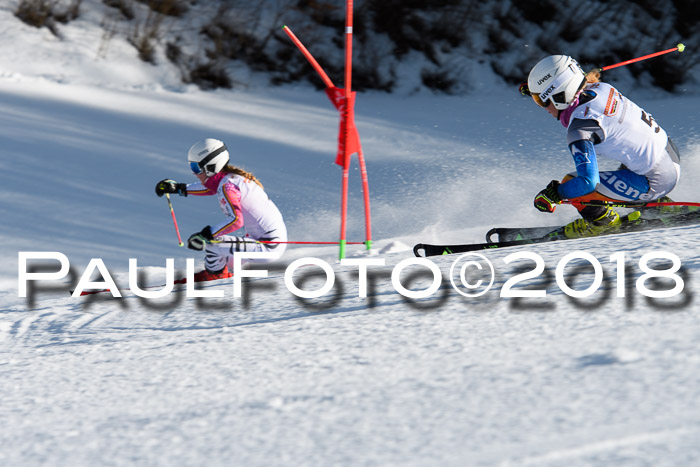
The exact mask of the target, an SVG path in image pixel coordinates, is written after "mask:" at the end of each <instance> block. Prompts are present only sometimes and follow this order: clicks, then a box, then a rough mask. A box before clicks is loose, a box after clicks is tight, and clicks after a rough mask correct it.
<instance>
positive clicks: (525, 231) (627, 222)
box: [413, 211, 700, 257]
mask: <svg viewBox="0 0 700 467" xmlns="http://www.w3.org/2000/svg"><path fill="white" fill-rule="evenodd" d="M637 213H638V211H635V212H633V213H630V214H628V215H627V216H623V217H622V225H621V226H620V228H619V229H617V230H615V231H614V232H610V233H607V234H602V235H601V236H608V235H617V234H621V233H628V232H643V231H645V230H656V229H663V228H670V227H683V226H687V225H697V224H700V211H691V212H686V213H683V214H678V215H675V216H668V217H661V218H651V219H648V218H643V217H640V216H639V214H637ZM542 232H545V233H544V234H543V233H542ZM496 235H497V239H494V236H496ZM590 238H595V237H590ZM486 240H487V241H486V243H466V244H458V245H431V244H427V243H418V244H417V245H415V246H414V247H413V254H415V255H416V256H418V257H427V256H440V255H449V254H453V253H465V252H470V251H479V250H490V249H494V248H507V247H512V246H522V245H532V244H536V243H546V242H552V241H560V240H570V239H569V238H568V237H566V236H565V235H564V227H527V228H495V229H491V230H489V231H488V233H487V234H486Z"/></svg>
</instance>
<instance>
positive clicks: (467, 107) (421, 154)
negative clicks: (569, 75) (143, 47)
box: [0, 8, 700, 466]
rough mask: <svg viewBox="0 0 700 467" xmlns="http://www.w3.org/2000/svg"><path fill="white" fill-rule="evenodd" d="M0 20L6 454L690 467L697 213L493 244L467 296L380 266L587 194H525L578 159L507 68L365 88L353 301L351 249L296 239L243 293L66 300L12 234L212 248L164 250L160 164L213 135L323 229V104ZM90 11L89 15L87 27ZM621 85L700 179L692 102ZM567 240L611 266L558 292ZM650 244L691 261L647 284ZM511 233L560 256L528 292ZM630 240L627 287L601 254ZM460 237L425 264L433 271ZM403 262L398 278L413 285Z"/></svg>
mask: <svg viewBox="0 0 700 467" xmlns="http://www.w3.org/2000/svg"><path fill="white" fill-rule="evenodd" d="M0 19H1V21H0V24H2V25H3V28H1V30H2V33H0V45H1V47H0V102H1V103H2V104H1V105H2V111H1V112H0V119H1V121H0V123H1V124H0V138H1V139H2V145H1V146H0V147H2V149H1V150H0V154H2V156H1V157H0V182H1V183H0V191H1V192H0V199H2V202H1V204H0V219H2V221H1V223H0V243H1V244H2V245H3V247H2V249H1V250H0V251H1V257H0V259H1V260H2V266H0V285H2V287H0V395H1V396H0V422H1V423H0V446H1V447H0V464H2V465H11V466H15V465H17V466H19V465H22V466H27V465H91V466H92V465H232V464H233V465H337V464H341V465H377V464H381V465H567V466H568V465H668V466H677V465H697V462H698V459H700V447H699V446H698V444H697V440H698V438H699V437H700V414H699V413H698V409H697V400H698V399H700V354H699V353H698V349H697V342H698V341H699V340H700V318H698V315H696V313H697V312H698V310H699V308H698V297H697V296H696V295H697V291H698V287H700V284H699V282H698V281H699V280H700V279H699V276H700V258H699V255H698V253H699V252H700V247H699V246H698V245H700V229H699V228H693V227H686V228H676V229H670V230H666V231H657V232H647V233H641V234H625V235H619V236H615V237H609V238H600V239H587V240H580V241H571V242H562V243H560V244H557V243H553V244H547V245H541V246H538V247H536V248H535V247H523V248H514V249H506V250H500V251H487V252H484V253H483V254H484V255H485V256H486V257H487V258H488V259H489V260H490V261H491V262H492V263H493V264H494V265H495V267H496V275H495V284H494V287H493V289H492V290H491V291H490V292H488V293H487V294H485V295H483V296H481V297H479V298H465V297H463V296H462V295H460V294H459V293H458V292H457V291H455V290H453V289H452V287H451V286H450V285H449V282H447V281H445V282H444V283H443V286H442V287H441V289H440V290H439V291H438V292H436V293H435V294H434V295H433V296H431V297H429V298H424V299H418V300H414V301H411V300H408V299H405V298H404V297H402V296H401V295H400V294H399V293H397V292H396V291H395V290H394V288H393V287H392V285H391V280H390V276H391V272H392V269H393V267H394V266H395V265H397V264H398V263H399V262H400V261H402V260H405V259H407V258H411V257H412V253H411V251H410V248H409V247H410V246H412V245H413V244H414V243H416V242H419V241H421V242H472V241H474V242H478V241H483V235H484V233H485V232H486V231H487V230H488V229H489V228H490V227H493V226H507V225H532V226H535V225H555V224H559V223H564V222H567V221H569V220H571V219H573V218H574V217H575V215H574V213H573V210H572V209H567V208H566V207H561V208H560V209H559V210H558V211H557V213H555V214H553V215H544V214H540V213H537V212H536V211H535V210H534V209H533V208H532V205H531V202H532V201H531V200H532V196H533V195H534V194H535V193H536V192H537V191H538V190H539V189H540V188H541V187H542V186H544V185H545V184H546V183H547V182H548V181H549V180H550V179H552V178H558V177H560V176H561V175H562V174H563V173H564V172H567V171H569V170H572V167H571V162H570V157H569V156H568V155H567V151H566V148H565V144H564V134H563V129H562V128H561V126H560V125H559V123H557V122H555V121H554V120H552V119H551V117H549V116H548V115H547V114H546V113H545V112H542V111H541V110H540V109H538V108H537V107H536V106H533V105H532V103H531V102H530V101H529V100H528V99H523V98H520V96H519V95H518V94H516V93H515V92H514V90H512V89H505V88H498V87H497V86H496V85H494V87H493V88H488V87H486V86H484V87H483V89H482V91H483V92H478V93H475V94H474V95H473V96H471V97H459V98H458V97H437V96H432V95H424V94H419V95H413V96H396V95H384V94H371V93H370V94H362V95H360V96H359V97H358V102H357V109H356V110H357V125H358V127H359V131H360V135H361V137H362V143H363V148H364V152H365V154H366V157H367V163H368V170H369V176H370V185H371V187H370V189H371V195H372V212H373V234H374V239H375V248H374V250H373V251H372V252H371V253H370V254H368V253H367V252H365V251H364V250H363V249H362V247H352V248H350V249H349V255H350V256H352V257H357V258H363V257H370V258H373V259H378V258H383V259H384V260H385V261H386V266H384V267H376V268H372V269H370V271H371V272H372V279H371V280H370V290H369V297H367V298H365V299H363V298H359V289H358V281H357V268H355V267H348V266H341V265H340V264H339V263H338V262H337V261H336V260H335V257H336V254H337V252H336V249H335V248H329V247H290V249H289V250H288V254H287V255H286V256H285V258H284V262H282V263H280V264H277V265H274V266H273V267H270V268H269V269H270V272H269V277H267V278H256V279H251V280H250V281H248V282H246V283H245V284H244V287H245V290H246V293H245V295H244V297H243V298H234V297H233V291H232V281H231V280H225V281H221V283H214V284H211V285H207V286H206V287H205V289H206V290H221V291H223V292H224V298H219V299H196V298H188V297H186V296H185V294H184V293H177V294H172V295H170V296H168V297H167V298H164V299H159V300H142V299H139V298H138V297H136V296H134V295H133V294H132V293H130V292H128V291H125V290H124V291H123V292H124V295H125V298H123V299H113V298H111V296H110V295H109V294H105V295H104V296H94V297H90V298H80V299H78V298H70V297H69V296H68V293H67V290H68V288H69V286H68V285H67V284H66V283H61V284H59V286H60V288H57V287H55V286H54V287H53V289H54V290H52V289H51V285H50V284H49V285H40V286H39V289H38V291H37V292H36V294H34V295H32V296H31V298H30V299H25V298H19V297H18V296H17V295H18V293H17V291H18V284H17V271H18V252H23V251H59V252H62V253H63V254H65V255H66V256H68V258H69V259H70V262H71V266H72V268H73V272H74V273H75V274H77V275H79V274H81V272H82V271H83V270H84V268H85V267H86V266H87V264H88V262H89V260H90V258H102V259H103V260H104V262H105V264H106V265H107V267H108V268H109V269H110V271H111V272H112V273H113V274H114V276H115V278H116V279H117V281H118V283H119V284H120V285H122V286H125V285H126V283H127V279H126V270H127V266H128V259H129V258H137V259H138V261H139V265H140V266H141V267H143V270H144V271H146V272H147V273H148V274H149V275H148V278H147V279H148V280H149V281H150V282H151V283H154V284H157V283H159V282H162V280H163V278H164V273H163V266H164V264H165V259H166V258H175V261H176V267H177V268H178V269H180V270H184V264H185V259H186V258H197V260H198V262H199V260H200V259H201V258H200V257H199V255H197V254H196V253H194V252H191V251H189V250H185V249H182V248H179V247H178V246H177V243H176V238H175V234H174V231H173V226H172V222H171V218H170V214H169V212H168V209H167V205H166V202H165V200H163V199H160V198H157V197H156V196H155V195H154V193H153V187H154V185H155V182H156V181H158V180H160V179H162V178H165V177H170V178H175V179H177V180H180V181H193V180H194V178H193V177H192V176H191V174H190V173H189V172H188V168H187V165H186V163H185V157H186V151H187V148H188V147H189V146H190V145H191V144H192V143H193V142H194V141H196V140H197V139H200V138H203V137H207V136H214V137H218V138H221V139H223V140H225V141H226V143H227V145H228V146H229V147H230V148H231V149H232V152H233V158H234V162H235V163H236V164H238V165H241V166H243V167H245V168H247V169H248V170H251V171H252V172H254V173H255V174H256V175H257V176H258V177H259V178H260V179H261V180H262V182H263V183H264V184H265V186H266V188H267V191H268V193H269V194H270V196H271V197H272V198H273V199H274V201H275V202H276V203H277V204H278V206H279V207H280V209H281V211H282V213H283V215H284V216H285V219H286V221H287V223H288V226H289V233H290V238H291V239H293V240H302V241H303V240H310V241H333V240H335V239H336V238H337V234H338V225H339V221H338V209H339V204H340V201H339V183H340V175H341V172H340V168H339V167H337V166H335V165H334V164H333V160H334V153H335V141H336V134H337V123H338V122H337V113H336V111H335V110H334V109H333V108H332V107H331V105H330V103H329V102H328V101H327V99H326V97H325V95H323V94H322V93H320V92H316V91H313V90H311V89H309V88H307V87H288V88H276V89H260V90H253V91H248V92H241V91H233V92H230V91H225V92H224V91H217V92H212V93H204V92H201V91H198V90H196V89H194V88H191V87H183V86H178V85H176V84H175V83H176V82H177V79H176V78H177V76H176V75H175V72H174V71H173V70H168V69H167V68H162V67H159V68H155V67H151V66H150V65H143V64H141V63H140V62H139V61H138V60H137V58H136V56H135V52H134V51H133V50H132V49H130V48H129V46H128V45H127V44H125V43H120V42H119V41H117V40H115V41H114V42H113V43H111V44H110V55H109V57H110V60H106V59H103V58H98V57H97V55H96V50H97V48H98V43H97V41H93V42H92V45H91V47H92V48H91V47H90V46H89V44H90V43H87V44H88V45H86V42H85V41H84V40H80V39H79V38H78V37H76V38H71V37H70V36H69V37H66V38H64V41H63V42H59V41H58V40H56V39H55V38H54V37H53V36H51V34H50V33H49V32H48V31H46V30H35V29H33V28H30V27H28V26H25V25H23V24H22V23H20V22H18V21H16V20H14V18H13V17H12V16H11V14H10V13H9V11H8V10H7V9H6V8H4V9H2V10H0ZM80 21H83V23H79V24H80V27H79V28H78V31H82V33H83V34H84V36H81V37H98V36H97V32H96V30H95V29H94V27H92V28H91V24H90V22H89V18H86V19H83V20H80ZM486 81H488V80H485V82H486ZM622 92H623V93H625V94H626V95H628V96H629V97H631V98H633V99H635V100H636V101H637V102H638V103H639V104H640V105H642V106H643V107H645V108H646V109H647V110H649V111H651V112H653V114H654V117H655V118H656V119H657V121H659V122H660V123H661V124H662V125H663V126H664V128H665V129H666V130H667V131H668V132H669V134H671V135H672V136H673V137H674V139H675V141H676V143H677V144H678V146H679V147H680V149H681V152H682V155H683V170H684V174H683V179H682V181H681V184H680V185H679V187H678V188H677V190H676V191H675V192H674V195H673V196H674V198H676V199H679V200H681V199H683V200H694V201H697V200H699V199H700V191H699V190H698V188H697V184H696V183H695V179H696V177H697V176H698V174H700V139H699V137H698V130H699V128H700V125H699V124H698V113H697V108H698V106H699V105H700V98H697V97H684V96H663V98H661V97H658V96H655V97H654V98H653V99H649V98H648V97H647V96H645V95H636V94H635V90H634V89H622ZM351 198H352V202H351V205H350V213H351V222H350V226H349V239H350V240H353V241H362V240H363V239H364V238H363V232H364V225H363V218H362V203H361V187H360V183H359V172H358V170H357V167H356V166H353V172H352V174H351ZM173 204H174V207H175V212H176V214H177V217H178V222H179V224H180V229H181V230H182V232H183V236H187V235H189V234H190V233H192V232H194V231H198V230H199V229H201V228H202V227H203V226H204V225H207V224H210V223H212V222H216V221H217V220H218V219H219V216H220V214H219V213H218V209H217V208H216V206H214V204H212V200H211V199H207V198H204V199H192V198H187V199H183V198H179V197H175V198H173ZM575 250H580V251H584V252H588V253H590V254H592V255H593V256H594V257H595V258H596V259H597V260H598V261H600V263H601V264H602V266H603V269H604V274H605V281H604V283H603V286H602V287H601V289H600V290H599V291H598V292H597V293H596V294H595V295H594V296H592V297H589V298H585V299H576V300H573V299H571V298H570V297H568V296H566V295H565V294H564V293H563V292H562V291H561V290H560V288H559V287H558V286H557V284H556V282H555V281H554V280H553V279H547V277H549V276H553V275H554V273H555V268H556V266H557V264H558V262H559V261H560V260H561V259H562V258H563V257H564V256H565V255H566V254H568V253H570V252H572V251H575ZM654 251H666V252H670V253H674V254H675V255H677V256H678V257H679V258H680V260H681V261H682V264H683V269H682V271H681V273H680V274H681V276H682V277H683V279H684V281H685V290H684V292H683V293H682V294H681V295H680V296H679V297H675V298H670V299H654V300H649V299H647V298H645V297H644V296H642V295H641V293H640V292H639V291H638V290H637V289H636V288H635V282H636V281H637V279H638V278H639V277H640V276H641V275H642V271H641V270H640V268H639V266H638V263H639V260H640V258H641V257H642V255H644V254H645V253H649V252H654ZM515 252H531V253H537V254H539V255H541V256H542V258H543V259H544V262H545V264H546V267H547V273H546V274H543V275H540V276H539V277H538V278H535V279H533V280H529V281H524V282H522V283H520V284H519V285H518V286H516V288H517V289H522V288H523V287H524V286H529V287H539V288H546V290H547V296H546V298H527V299H514V298H510V299H509V298H501V297H500V296H499V292H500V291H501V289H502V286H503V285H504V283H505V282H506V281H507V280H509V279H511V278H513V277H514V276H515V275H516V274H517V273H521V272H523V269H522V267H525V270H531V269H532V267H533V263H531V262H527V261H517V262H512V263H510V264H506V263H505V262H504V258H505V257H506V256H508V255H510V254H511V253H515ZM619 252H624V254H625V255H626V259H627V265H628V269H627V276H626V285H625V291H626V296H625V297H617V296H616V295H617V293H618V289H617V287H618V284H617V282H616V280H615V277H616V274H617V272H616V269H615V267H614V263H611V262H610V260H609V257H610V256H611V255H613V254H615V253H619ZM303 256H313V257H319V258H322V259H325V260H326V261H328V262H329V263H330V264H331V265H332V267H333V269H334V271H335V273H336V276H337V281H336V286H335V288H334V290H333V291H332V292H331V293H329V294H328V295H327V296H325V297H322V298H319V299H313V300H301V299H297V298H295V297H294V296H293V295H292V294H291V293H290V292H289V291H288V290H287V289H286V287H285V285H284V280H283V275H284V268H285V265H286V264H287V263H289V262H290V261H291V260H293V259H295V258H299V257H303ZM454 260H455V258H454V257H451V256H450V257H440V258H436V259H435V260H434V262H435V264H437V265H438V266H439V267H440V268H441V270H442V272H443V276H444V277H445V278H447V276H448V271H449V269H450V266H451V264H452V262H453V261H454ZM658 264H661V263H657V267H658ZM54 267H55V265H54ZM416 271H424V269H417V268H416V269H415V270H413V269H409V270H407V271H406V272H405V273H404V275H403V276H402V278H403V280H404V282H405V285H407V286H409V284H411V285H410V287H411V288H412V289H416V290H419V289H424V288H426V287H428V285H429V284H430V280H429V278H426V277H424V276H423V275H420V274H416V273H415V272H416ZM319 274H320V270H319V269H316V268H308V269H306V270H304V269H302V270H300V271H299V272H298V273H297V275H298V279H297V281H298V282H299V285H301V282H302V281H303V287H304V288H306V289H314V288H318V287H319V286H320V284H321V283H322V280H321V278H320V277H319ZM409 274H410V275H411V277H410V278H409ZM302 275H303V276H304V277H303V279H302V278H301V276H302ZM566 277H567V283H568V284H570V285H571V286H572V287H574V288H576V289H578V290H583V289H585V288H586V287H587V286H588V285H589V284H590V283H591V282H592V280H593V270H592V268H591V267H590V266H588V267H584V268H582V269H581V270H579V271H574V264H572V265H570V267H569V268H567V274H566ZM665 284H666V285H667V288H670V287H668V283H667V282H666V283H665ZM671 285H672V284H671Z"/></svg>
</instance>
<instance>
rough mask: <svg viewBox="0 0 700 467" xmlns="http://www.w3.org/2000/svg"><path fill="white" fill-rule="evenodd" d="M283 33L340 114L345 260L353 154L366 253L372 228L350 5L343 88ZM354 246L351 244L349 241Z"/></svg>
mask: <svg viewBox="0 0 700 467" xmlns="http://www.w3.org/2000/svg"><path fill="white" fill-rule="evenodd" d="M283 29H284V32H285V33H286V34H287V36H289V38H290V39H291V40H292V42H293V43H294V45H296V46H297V48H298V49H299V50H300V51H301V53H302V54H303V55H304V57H306V59H307V60H308V62H309V63H310V64H311V66H312V67H313V68H314V69H315V70H316V72H317V73H318V74H319V76H320V77H321V79H322V80H323V82H324V84H325V85H326V94H327V95H328V97H329V98H330V100H331V102H332V103H333V105H334V106H335V108H336V109H337V110H338V111H339V112H340V115H341V118H340V134H339V137H338V152H337V153H336V164H338V165H340V166H342V167H343V178H342V184H341V210H340V211H341V213H340V216H341V220H340V241H339V242H338V244H339V245H340V252H339V256H340V258H341V259H342V258H344V257H345V246H346V245H348V244H350V243H351V242H348V241H347V240H346V235H347V214H348V207H347V204H348V186H349V178H350V160H351V156H352V155H353V154H354V153H357V156H358V161H359V165H360V175H361V177H362V191H363V194H364V205H365V239H366V240H365V241H364V242H363V243H364V244H365V246H366V248H367V249H368V250H369V249H371V247H372V233H371V232H372V225H371V210H370V197H369V180H368V177H367V166H366V164H365V157H364V153H363V152H362V145H361V143H360V137H359V134H358V132H357V128H356V127H355V117H354V105H355V93H354V92H352V33H353V2H352V0H347V1H346V3H345V75H344V81H345V88H344V89H338V88H337V87H335V85H334V84H333V82H332V81H331V79H330V78H329V77H328V75H327V74H326V73H325V72H324V71H323V69H322V68H321V66H320V65H319V64H318V62H317V61H316V59H314V57H313V56H312V55H311V53H310V52H309V51H308V50H307V49H306V47H304V45H303V44H302V43H301V41H300V40H299V39H298V38H297V37H296V35H295V34H294V33H293V32H292V30H291V29H289V27H287V26H284V27H283ZM352 243H354V242H352Z"/></svg>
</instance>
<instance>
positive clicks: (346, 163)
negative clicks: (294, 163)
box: [338, 0, 353, 259]
mask: <svg viewBox="0 0 700 467" xmlns="http://www.w3.org/2000/svg"><path fill="white" fill-rule="evenodd" d="M352 9H353V5H352V0H346V2H345V80H344V83H345V107H344V108H343V114H344V115H343V119H344V121H345V122H346V124H345V128H344V129H345V134H343V135H342V138H343V141H344V143H345V144H344V145H343V148H344V154H343V181H342V192H341V193H342V194H341V200H340V251H339V252H338V256H339V257H340V259H343V258H345V245H347V241H346V239H345V235H346V232H347V217H348V181H349V178H350V153H349V151H348V145H349V144H350V138H349V136H350V132H349V131H348V130H349V129H348V125H349V124H350V123H351V122H350V120H349V117H350V107H351V106H350V104H351V101H350V99H351V97H352V96H351V94H352V90H351V87H352Z"/></svg>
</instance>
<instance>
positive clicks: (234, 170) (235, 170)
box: [221, 164, 264, 188]
mask: <svg viewBox="0 0 700 467" xmlns="http://www.w3.org/2000/svg"><path fill="white" fill-rule="evenodd" d="M221 171H222V172H226V173H230V174H236V175H240V176H241V177H243V178H246V179H248V180H250V181H251V182H255V183H257V184H258V185H260V188H264V187H263V185H262V183H260V180H258V179H257V177H256V176H255V175H253V174H252V173H250V172H247V171H245V170H243V169H241V168H239V167H236V166H233V165H231V164H228V165H227V166H226V167H224V168H223V169H221Z"/></svg>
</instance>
